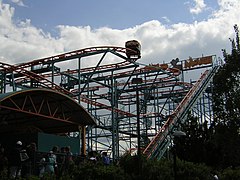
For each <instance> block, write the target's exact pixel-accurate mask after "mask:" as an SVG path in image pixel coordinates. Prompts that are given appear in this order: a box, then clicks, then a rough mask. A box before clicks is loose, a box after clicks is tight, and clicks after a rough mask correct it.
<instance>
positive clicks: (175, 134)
mask: <svg viewBox="0 0 240 180" xmlns="http://www.w3.org/2000/svg"><path fill="white" fill-rule="evenodd" d="M172 135H173V143H174V144H173V173H174V180H176V179H177V152H176V144H175V142H176V138H180V137H184V136H186V133H185V132H183V131H174V132H173V134H172Z"/></svg>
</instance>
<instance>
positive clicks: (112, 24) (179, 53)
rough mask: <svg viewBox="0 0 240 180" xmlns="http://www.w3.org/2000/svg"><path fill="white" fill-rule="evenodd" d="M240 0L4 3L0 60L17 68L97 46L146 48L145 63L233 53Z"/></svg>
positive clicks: (0, 1)
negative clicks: (136, 43) (133, 41)
mask: <svg viewBox="0 0 240 180" xmlns="http://www.w3.org/2000/svg"><path fill="white" fill-rule="evenodd" d="M239 10H240V1H239V0H168V1H166V0H148V1H144V0H130V1H129V0H122V1H113V0H102V1H99V0H89V1H84V0H70V1H66V0H39V1H36V0H0V44H1V45H0V59H1V61H5V62H7V63H11V64H15V63H19V62H28V61H31V60H34V59H38V58H42V57H48V56H52V55H57V54H60V53H64V52H68V51H72V50H77V49H82V48H86V47H91V46H104V45H112V46H122V47H124V43H125V41H127V40H130V39H137V40H138V41H140V42H141V44H142V59H141V60H140V61H141V62H142V63H146V64H149V63H162V62H170V61H171V59H173V58H176V57H178V58H179V59H187V58H188V57H189V56H191V57H199V56H202V55H217V56H218V57H222V53H221V49H226V50H228V51H229V50H230V49H231V44H230V41H229V38H234V37H235V33H234V29H233V26H234V24H238V25H240V13H239Z"/></svg>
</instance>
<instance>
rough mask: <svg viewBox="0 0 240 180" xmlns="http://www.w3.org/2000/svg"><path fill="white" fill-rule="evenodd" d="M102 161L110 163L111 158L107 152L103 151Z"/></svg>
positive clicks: (105, 163)
mask: <svg viewBox="0 0 240 180" xmlns="http://www.w3.org/2000/svg"><path fill="white" fill-rule="evenodd" d="M102 161H103V164H104V165H109V164H110V158H109V157H108V155H107V152H103V153H102Z"/></svg>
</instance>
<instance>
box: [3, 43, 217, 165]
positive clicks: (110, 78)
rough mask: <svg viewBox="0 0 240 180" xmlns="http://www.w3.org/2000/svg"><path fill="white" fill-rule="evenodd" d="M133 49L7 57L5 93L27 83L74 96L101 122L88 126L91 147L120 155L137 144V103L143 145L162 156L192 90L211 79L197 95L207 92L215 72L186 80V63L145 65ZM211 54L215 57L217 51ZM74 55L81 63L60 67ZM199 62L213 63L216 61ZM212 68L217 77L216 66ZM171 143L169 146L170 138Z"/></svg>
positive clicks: (150, 153) (149, 154)
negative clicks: (12, 60)
mask: <svg viewBox="0 0 240 180" xmlns="http://www.w3.org/2000/svg"><path fill="white" fill-rule="evenodd" d="M127 50H129V49H126V48H122V47H112V46H101V47H91V48H85V49H80V50H76V51H72V52H68V53H63V54H60V55H56V56H51V57H47V58H42V59H37V60H32V61H28V62H26V63H21V64H15V65H10V64H7V63H3V62H1V63H0V72H1V83H2V86H1V90H2V93H5V92H7V91H17V90H19V89H21V88H33V87H34V88H48V89H53V90H55V91H58V92H61V93H63V94H65V95H68V96H70V97H72V98H74V99H75V100H76V101H78V102H79V103H81V104H83V105H84V107H85V108H86V109H87V110H88V112H89V113H90V114H92V116H93V117H94V118H95V119H96V120H97V123H98V125H97V126H96V127H88V129H87V138H88V140H87V147H88V150H97V151H102V150H105V151H109V152H110V153H111V156H112V158H113V159H114V160H115V159H118V158H119V157H120V156H121V155H122V154H123V153H125V152H126V151H128V150H132V149H136V146H137V143H136V142H137V129H136V128H137V127H136V122H137V114H138V113H137V112H136V105H137V103H139V106H140V112H139V116H140V117H139V118H140V123H141V124H140V127H141V129H140V131H141V137H138V138H141V146H142V147H141V148H142V149H143V153H144V154H146V155H147V157H148V158H156V157H157V158H159V157H162V156H163V154H164V152H165V150H166V146H163V145H162V144H163V142H165V141H168V138H169V133H171V132H172V131H173V130H174V128H176V127H177V126H175V124H176V122H178V121H177V120H175V119H176V117H178V116H179V112H180V110H181V112H182V111H183V110H182V109H184V108H186V104H188V103H190V102H191V101H192V100H191V99H189V97H193V95H192V94H195V93H196V92H198V90H199V89H201V88H200V87H202V86H203V84H202V82H204V81H205V80H206V79H207V83H205V84H204V87H205V88H204V89H201V93H199V94H197V95H195V96H194V101H196V100H197V99H199V98H200V97H201V96H202V95H203V94H204V91H205V89H206V88H207V86H208V85H209V83H210V81H211V78H207V77H209V76H210V75H209V74H208V73H207V72H208V71H206V73H204V75H205V76H201V77H200V78H199V81H196V82H195V83H193V82H185V81H184V80H183V72H184V69H183V68H180V69H179V68H176V67H173V66H171V65H170V64H160V65H159V64H157V65H142V64H141V63H138V62H137V60H138V59H139V58H140V57H139V56H138V57H128V56H126V51H127ZM129 51H133V50H129ZM133 52H134V51H133ZM107 54H110V55H111V56H113V58H112V59H114V62H115V61H116V63H105V64H104V61H105V60H106V59H108V57H107ZM89 57H90V58H94V59H98V58H99V59H98V61H96V65H95V66H92V67H91V66H90V67H82V66H81V63H82V62H83V61H84V59H85V58H86V59H87V58H89ZM207 58H209V59H211V61H213V60H214V58H215V56H208V57H207ZM70 60H71V61H76V62H77V64H78V65H77V68H75V69H73V68H71V69H69V68H68V67H65V66H63V67H59V66H61V65H62V64H61V63H65V62H67V61H70ZM183 62H184V61H182V62H180V63H183ZM59 64H60V65H59ZM181 67H183V65H182V64H181ZM197 67H199V68H212V64H207V65H206V66H204V65H203V66H202V65H200V66H197ZM187 70H188V69H187V68H186V69H185V71H187ZM211 72H212V73H211V77H212V75H213V74H214V72H215V71H211ZM136 77H137V78H139V77H140V78H141V79H142V83H141V84H139V85H136V84H133V83H132V81H131V80H132V79H133V78H136ZM180 79H181V80H180ZM200 82H201V83H200ZM136 91H139V98H140V102H137V100H136V94H137V93H136ZM186 99H187V100H186ZM190 100H191V101H190ZM183 102H184V104H183ZM195 104H196V102H194V103H193V104H192V105H191V107H188V109H191V108H193V106H194V105H195ZM179 107H181V108H182V109H179ZM175 115H176V117H175ZM169 127H171V130H169ZM74 135H75V134H74V133H73V136H74ZM76 135H77V134H76ZM165 144H167V145H168V146H169V141H168V143H165Z"/></svg>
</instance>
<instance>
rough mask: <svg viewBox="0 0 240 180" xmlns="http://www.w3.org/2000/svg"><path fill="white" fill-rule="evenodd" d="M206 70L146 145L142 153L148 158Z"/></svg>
mask: <svg viewBox="0 0 240 180" xmlns="http://www.w3.org/2000/svg"><path fill="white" fill-rule="evenodd" d="M208 72H209V71H208V70H206V71H205V72H204V73H203V74H202V76H201V77H200V79H199V80H198V81H197V82H196V84H194V86H193V87H192V88H191V89H190V91H189V92H188V93H187V94H186V96H185V97H184V98H183V99H182V101H181V102H180V103H179V105H178V106H177V108H176V109H175V110H174V112H173V113H172V115H171V116H169V118H168V119H167V121H166V122H165V123H164V125H163V126H162V127H161V129H160V130H159V132H158V133H157V135H156V136H155V137H154V138H153V139H152V140H151V142H150V143H149V144H148V146H147V147H146V148H145V150H144V151H143V154H145V155H146V156H147V158H150V157H151V155H152V153H153V152H154V150H155V149H156V148H157V146H158V143H157V142H158V141H161V140H162V139H164V138H165V135H166V134H167V133H168V129H169V128H168V127H169V126H170V125H172V124H174V123H175V121H176V119H177V117H178V116H179V114H180V113H181V112H182V111H183V110H184V108H185V107H186V104H187V103H188V102H189V100H190V99H191V98H192V96H193V94H194V93H195V92H196V90H197V88H198V87H199V86H200V84H201V82H202V81H203V80H204V79H205V77H206V76H207V74H208Z"/></svg>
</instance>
